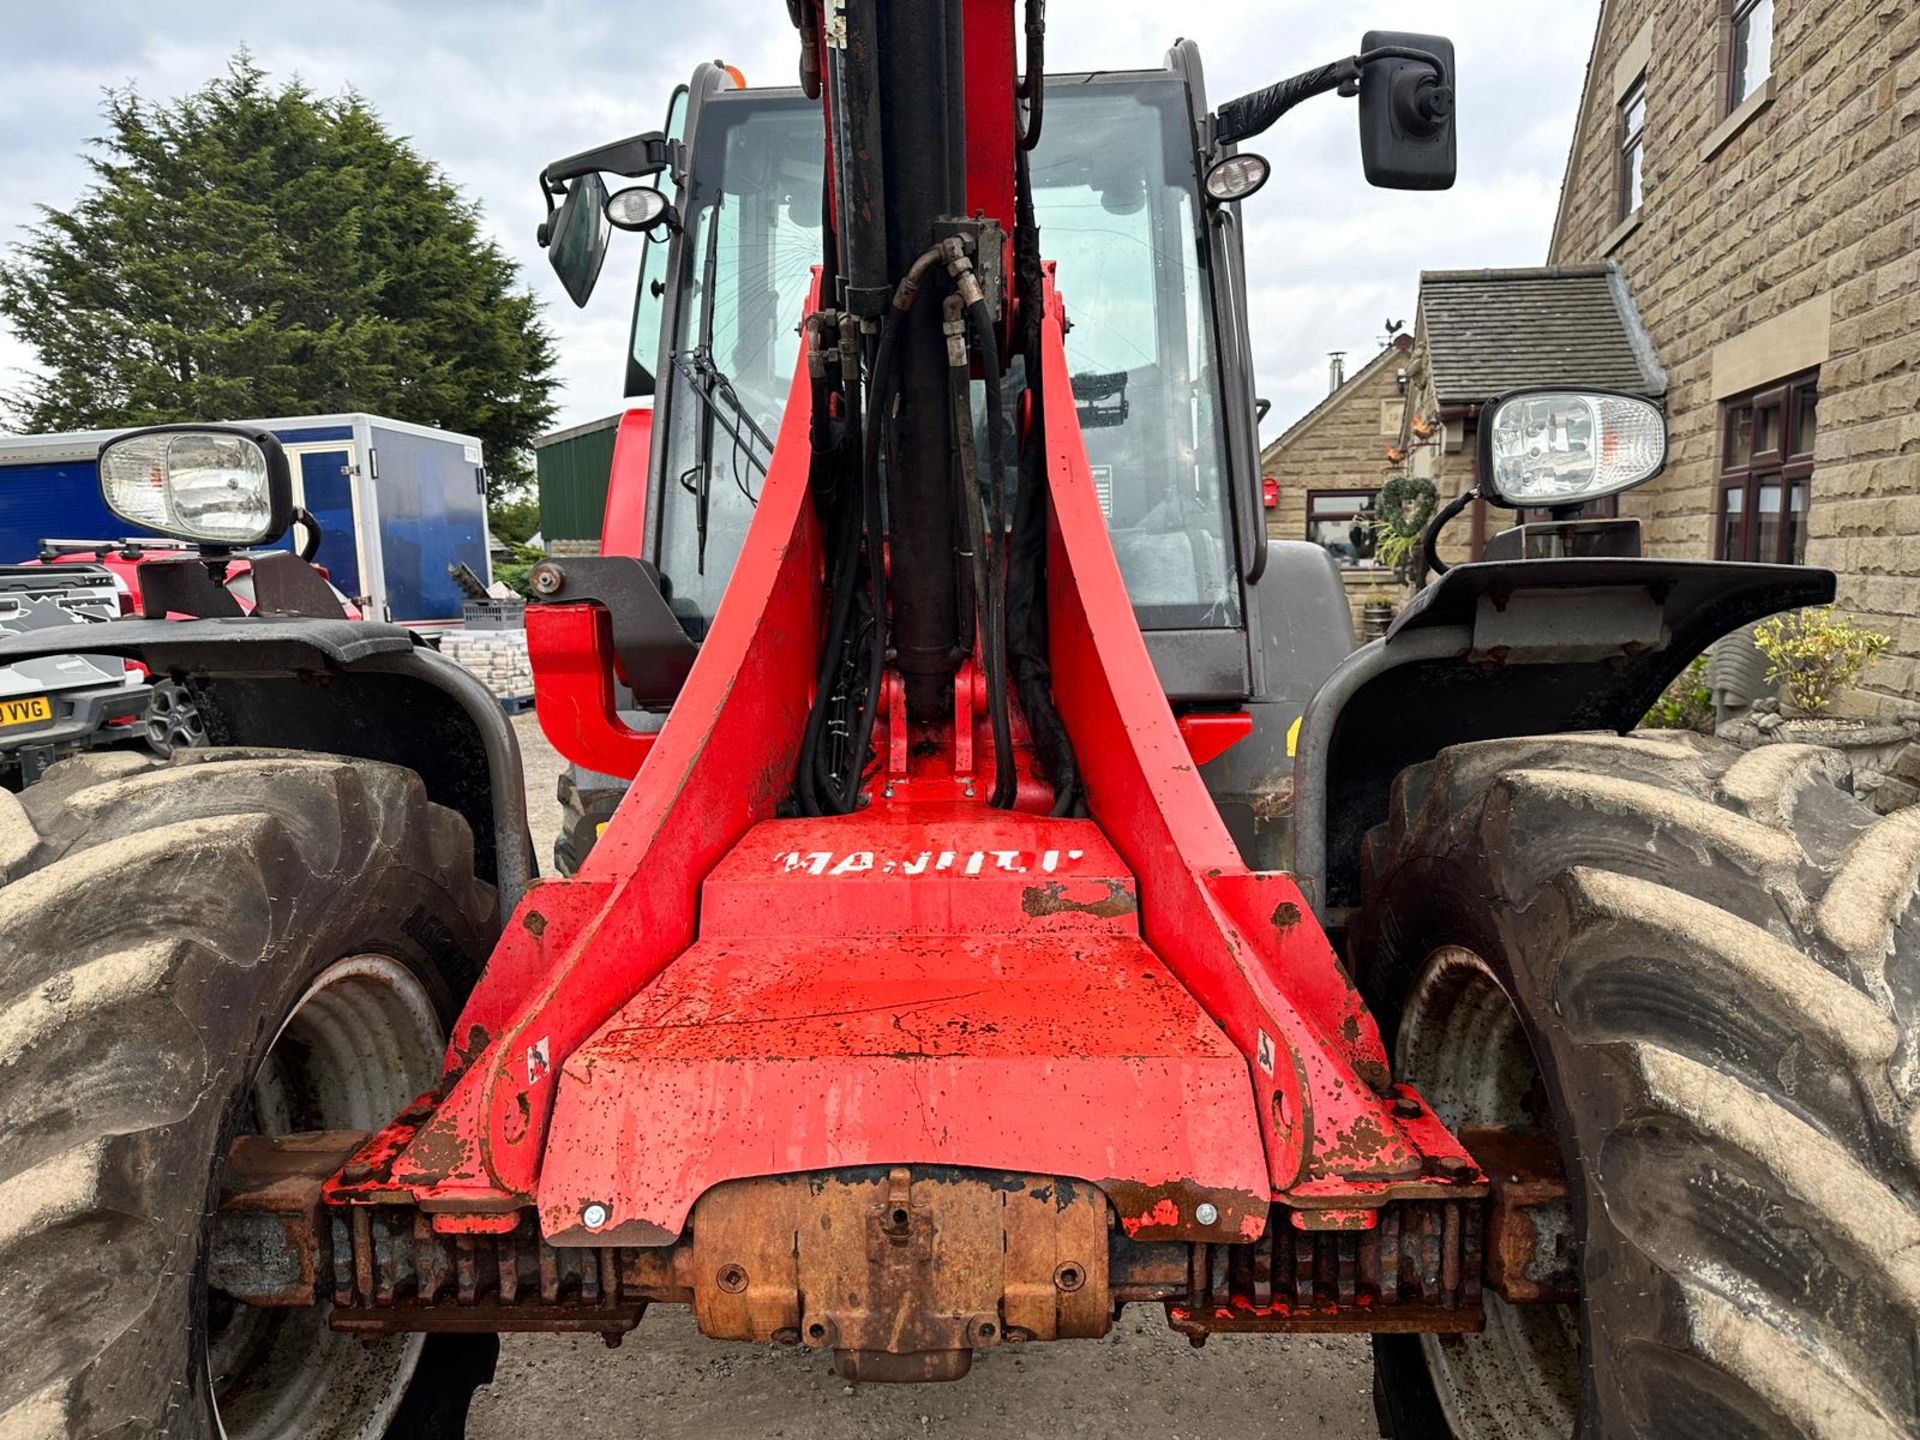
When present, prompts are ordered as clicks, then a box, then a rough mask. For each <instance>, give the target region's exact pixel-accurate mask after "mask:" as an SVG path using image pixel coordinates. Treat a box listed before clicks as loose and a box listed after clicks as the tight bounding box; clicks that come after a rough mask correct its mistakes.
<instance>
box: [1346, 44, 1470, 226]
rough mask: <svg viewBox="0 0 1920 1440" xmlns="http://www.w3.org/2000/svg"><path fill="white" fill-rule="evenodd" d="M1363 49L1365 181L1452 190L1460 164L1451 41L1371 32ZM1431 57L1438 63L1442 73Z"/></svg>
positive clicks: (1362, 159) (1394, 186)
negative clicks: (1457, 145) (1456, 140)
mask: <svg viewBox="0 0 1920 1440" xmlns="http://www.w3.org/2000/svg"><path fill="white" fill-rule="evenodd" d="M1360 50H1361V57H1360V58H1361V59H1362V60H1363V61H1364V62H1365V63H1364V64H1363V65H1362V66H1361V70H1360V164H1361V167H1362V168H1363V169H1364V170H1365V171H1366V176H1367V183H1368V184H1369V185H1378V186H1381V187H1383V188H1385V189H1388V190H1446V189H1448V188H1450V187H1451V186H1452V184H1453V176H1454V170H1455V167H1456V163H1457V162H1456V159H1455V146H1454V136H1453V106H1454V69H1453V42H1452V41H1450V40H1448V39H1446V38H1445V37H1443V36H1439V35H1414V34H1409V33H1406V32H1403V31H1398V30H1369V31H1368V32H1367V33H1366V37H1365V38H1364V39H1363V40H1362V41H1361V45H1360ZM1382 50H1384V51H1386V52H1387V53H1386V54H1384V55H1382V54H1379V53H1378V52H1380V51H1382ZM1416 57H1418V58H1416ZM1434 60H1438V61H1439V62H1440V64H1441V69H1440V71H1439V72H1437V73H1436V71H1435V70H1434V67H1433V63H1432V62H1433V61H1434Z"/></svg>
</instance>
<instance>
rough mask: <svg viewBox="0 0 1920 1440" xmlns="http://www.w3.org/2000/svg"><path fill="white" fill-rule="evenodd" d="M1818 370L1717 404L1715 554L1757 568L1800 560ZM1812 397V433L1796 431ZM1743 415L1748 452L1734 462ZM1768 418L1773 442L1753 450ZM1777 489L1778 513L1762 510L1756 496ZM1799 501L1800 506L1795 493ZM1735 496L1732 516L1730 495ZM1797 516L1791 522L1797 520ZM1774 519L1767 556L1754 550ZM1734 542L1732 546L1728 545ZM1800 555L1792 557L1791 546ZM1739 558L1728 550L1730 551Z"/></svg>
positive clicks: (1810, 486)
mask: <svg viewBox="0 0 1920 1440" xmlns="http://www.w3.org/2000/svg"><path fill="white" fill-rule="evenodd" d="M1819 387H1820V372H1819V371H1818V370H1807V371H1803V372H1802V373H1800V374H1798V375H1793V376H1789V377H1788V378H1787V379H1785V380H1776V381H1772V382H1770V383H1769V384H1766V385H1763V386H1761V387H1759V388H1758V389H1755V390H1749V391H1746V392H1744V393H1743V394H1739V395H1729V396H1728V397H1727V398H1726V399H1724V400H1722V401H1721V402H1720V408H1719V425H1720V430H1719V448H1720V465H1719V470H1718V473H1717V474H1716V476H1715V478H1714V498H1713V557H1714V559H1716V560H1733V561H1741V562H1749V563H1759V564H1774V565H1798V564H1803V563H1805V560H1804V557H1805V553H1806V534H1807V521H1808V517H1809V515H1810V513H1811V511H1812V509H1813V468H1814V460H1813V447H1814V445H1815V444H1817V443H1818V436H1819V403H1820V388H1819ZM1809 396H1811V398H1812V400H1813V405H1814V411H1813V419H1814V434H1813V436H1811V437H1809V436H1805V435H1803V434H1802V428H1801V427H1802V413H1803V401H1805V400H1806V399H1807V398H1809ZM1742 412H1746V415H1747V422H1746V423H1747V441H1746V444H1747V453H1746V454H1745V455H1744V456H1742V457H1739V458H1738V460H1737V461H1736V455H1735V450H1734V442H1733V434H1734V425H1735V422H1736V420H1737V419H1738V418H1739V416H1740V415H1741V413H1742ZM1768 414H1772V415H1774V416H1775V417H1776V418H1775V421H1774V424H1775V426H1776V429H1775V431H1774V437H1775V443H1774V444H1773V445H1772V447H1771V448H1769V449H1764V450H1761V449H1755V448H1754V444H1755V441H1756V439H1757V438H1758V436H1759V433H1760V431H1759V422H1760V418H1761V417H1762V416H1763V415H1768ZM1768 486H1777V487H1778V491H1779V504H1778V507H1777V508H1773V509H1770V510H1768V511H1766V512H1765V513H1763V512H1762V511H1761V508H1760V493H1761V491H1762V489H1764V488H1766V487H1768ZM1796 491H1798V492H1799V493H1800V496H1801V503H1800V507H1799V509H1798V510H1797V511H1796V510H1795V508H1794V504H1793V499H1794V494H1795V492H1796ZM1734 493H1738V495H1739V497H1740V499H1739V509H1738V514H1737V515H1736V514H1735V513H1734V509H1733V506H1732V505H1731V504H1730V503H1729V496H1730V495H1732V494H1734ZM1796 516H1797V521H1796V520H1795V517H1796ZM1767 520H1771V521H1773V522H1774V539H1773V544H1772V547H1771V548H1772V550H1773V553H1772V554H1771V555H1762V554H1760V553H1758V552H1759V548H1760V545H1759V540H1760V529H1761V525H1762V524H1763V522H1765V521H1767ZM1730 539H1732V540H1735V541H1736V544H1734V545H1731V546H1730V545H1729V544H1728V541H1729V540H1730ZM1796 542H1798V543H1797V548H1798V550H1799V552H1800V556H1799V557H1798V558H1796V556H1795V553H1794V552H1795V549H1796ZM1736 550H1737V552H1738V553H1732V552H1734V551H1736Z"/></svg>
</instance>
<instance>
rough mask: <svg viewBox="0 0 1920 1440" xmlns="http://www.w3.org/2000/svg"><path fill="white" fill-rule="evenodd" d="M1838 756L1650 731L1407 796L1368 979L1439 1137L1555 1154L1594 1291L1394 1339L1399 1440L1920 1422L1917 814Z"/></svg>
mask: <svg viewBox="0 0 1920 1440" xmlns="http://www.w3.org/2000/svg"><path fill="white" fill-rule="evenodd" d="M1843 769H1844V766H1843V762H1842V761H1841V760H1840V758H1839V757H1838V756H1836V755H1834V754H1832V753H1831V752H1829V751H1824V750H1820V749H1816V748H1814V747H1811V746H1790V745H1777V746H1769V747H1767V748H1764V749H1761V750H1757V751H1754V752H1752V753H1742V752H1741V751H1739V750H1736V749H1733V748H1732V747H1729V746H1726V745H1724V744H1721V743H1719V742H1716V741H1713V740H1709V739H1706V738H1704V737H1701V736H1696V735H1689V734H1679V733H1671V732H1644V733H1641V734H1638V735H1633V736H1627V737H1622V736H1614V735H1571V736H1554V737H1547V738H1540V739H1518V740H1499V741H1487V742H1483V743H1479V744H1472V745H1462V746H1458V747H1456V748H1454V749H1451V750H1448V751H1445V752H1443V753H1442V754H1441V755H1440V756H1439V758H1437V759H1435V760H1433V761H1431V762H1429V763H1428V764H1425V765H1421V766H1418V767H1416V768H1414V769H1411V770H1409V771H1407V772H1406V773H1405V774H1404V775H1402V776H1401V777H1400V778H1399V780H1398V781H1397V783H1396V785H1395V787H1394V791H1393V801H1392V809H1391V814H1390V818H1389V820H1388V821H1387V823H1386V824H1384V825H1382V826H1380V827H1379V828H1377V829H1376V830H1375V831H1374V832H1373V833H1372V835H1370V836H1369V838H1368V842H1367V853H1366V856H1365V858H1364V864H1363V883H1364V896H1363V904H1362V906H1361V909H1360V910H1359V912H1357V914H1356V915H1355V917H1354V919H1353V923H1352V925H1351V928H1350V931H1349V941H1350V948H1349V953H1350V956H1351V958H1352V961H1353V966H1354V977H1355V980H1356V982H1357V983H1358V984H1359V985H1360V987H1361V989H1362V991H1363V992H1364V993H1365V995H1366V998H1367V1000H1368V1002H1369V1003H1370V1004H1371V1006H1372V1007H1373V1010H1374V1013H1375V1014H1376V1015H1377V1016H1378V1017H1379V1020H1380V1023H1381V1026H1382V1030H1383V1033H1384V1035H1385V1038H1386V1040H1387V1043H1388V1045H1389V1048H1390V1049H1391V1051H1392V1052H1393V1054H1394V1059H1395V1066H1396V1071H1397V1073H1398V1074H1399V1076H1400V1078H1402V1079H1403V1080H1405V1081H1408V1082H1410V1083H1412V1084H1414V1085H1415V1086H1417V1087H1418V1088H1419V1089H1420V1090H1421V1091H1422V1093H1423V1094H1425V1095H1427V1096H1428V1098H1429V1099H1430V1100H1431V1101H1432V1103H1433V1104H1434V1106H1435V1108H1436V1109H1437V1110H1438V1111H1439V1113H1440V1114H1441V1116H1442V1117H1443V1118H1445V1119H1446V1120H1447V1121H1448V1122H1449V1123H1451V1124H1453V1125H1456V1126H1458V1125H1462V1124H1475V1125H1501V1126H1508V1127H1513V1128H1518V1129H1522V1130H1531V1131H1534V1132H1536V1133H1537V1134H1551V1135H1552V1136H1553V1137H1555V1138H1556V1139H1557V1141H1558V1143H1559V1152H1560V1154H1561V1155H1562V1156H1563V1158H1564V1161H1565V1165H1566V1170H1567V1176H1568V1183H1569V1190H1570V1199H1571V1216H1570V1225H1571V1232H1570V1236H1569V1239H1570V1241H1571V1244H1572V1254H1573V1256H1574V1257H1575V1258H1576V1260H1577V1262H1578V1267H1579V1272H1580V1277H1581V1303H1580V1304H1579V1305H1578V1306H1564V1307H1562V1306H1553V1305H1528V1306H1511V1305H1508V1304H1507V1303H1505V1302H1504V1301H1502V1300H1500V1299H1499V1298H1497V1297H1495V1296H1492V1295H1491V1294H1489V1296H1488V1298H1487V1311H1488V1315H1487V1328H1486V1331H1485V1332H1484V1333H1483V1334H1480V1335H1471V1336H1461V1337H1448V1338H1444V1339H1440V1338H1434V1337H1410V1336H1394V1337H1381V1338H1379V1339H1377V1340H1376V1342H1375V1358H1376V1377H1377V1378H1376V1397H1377V1401H1378V1408H1379V1410H1380V1412H1381V1419H1382V1422H1383V1426H1382V1428H1383V1430H1387V1431H1390V1433H1392V1434H1393V1435H1395V1436H1398V1437H1400V1440H1415V1437H1443V1440H1519V1437H1526V1440H1536V1437H1542V1436H1567V1435H1579V1436H1581V1437H1591V1440H1600V1437H1605V1440H1619V1437H1626V1436H1684V1437H1687V1440H1723V1437H1724V1440H1733V1437H1743V1440H1744V1437H1768V1436H1822V1437H1826V1436H1834V1437H1838V1436H1849V1437H1851V1436H1884V1437H1895V1436H1911V1435H1914V1434H1916V1433H1920V1338H1916V1337H1917V1336H1920V1105H1917V1104H1916V1101H1917V1100H1920V1094H1917V1093H1916V1092H1917V1090H1920V900H1917V899H1916V879H1917V878H1920V811H1909V812H1906V813H1904V814H1896V815H1894V816H1892V817H1890V818H1886V819H1881V818H1879V817H1877V816H1875V815H1874V814H1872V813H1871V812H1869V811H1868V810H1867V809H1866V807H1864V806H1862V805H1860V804H1858V803H1857V802H1855V801H1854V800H1853V799H1852V798H1851V797H1850V796H1849V795H1847V794H1846V793H1845V791H1844V790H1842V789H1841V788H1839V785H1838V783H1837V782H1838V781H1839V780H1840V779H1841V778H1843Z"/></svg>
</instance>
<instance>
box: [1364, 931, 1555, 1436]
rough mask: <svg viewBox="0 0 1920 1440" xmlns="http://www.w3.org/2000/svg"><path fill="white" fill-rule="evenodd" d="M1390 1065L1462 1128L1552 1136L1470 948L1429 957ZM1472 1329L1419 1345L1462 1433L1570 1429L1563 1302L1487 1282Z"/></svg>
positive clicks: (1501, 1005)
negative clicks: (1477, 1329) (1525, 1301)
mask: <svg viewBox="0 0 1920 1440" xmlns="http://www.w3.org/2000/svg"><path fill="white" fill-rule="evenodd" d="M1394 1050H1395V1053H1394V1060H1395V1070H1396V1073H1398V1074H1399V1076H1400V1077H1401V1078H1402V1079H1403V1080H1405V1081H1407V1082H1408V1083H1410V1084H1412V1085H1414V1086H1415V1087H1417V1088H1418V1089H1419V1091H1420V1093H1421V1094H1422V1095H1424V1096H1425V1097H1426V1098H1427V1102H1428V1103H1429V1104H1430V1105H1432V1106H1433V1108H1434V1111H1435V1113H1437V1114H1438V1115H1439V1116H1440V1118H1441V1119H1442V1120H1444V1121H1446V1123H1447V1124H1448V1125H1449V1126H1451V1127H1453V1128H1455V1129H1457V1128H1459V1127H1460V1126H1462V1125H1503V1126H1512V1127H1518V1128H1526V1129H1532V1130H1537V1131H1544V1132H1546V1133H1548V1134H1551V1133H1552V1120H1551V1117H1550V1115H1549V1113H1548V1111H1547V1104H1546V1095H1545V1091H1544V1088H1543V1086H1542V1084H1541V1080H1540V1072H1539V1067H1538V1066H1537V1065H1536V1064H1535V1063H1534V1058H1533V1050H1532V1047H1531V1046H1530V1045H1529V1044H1528V1042H1527V1036H1526V1031H1525V1029H1524V1028H1523V1027H1522V1025H1521V1022H1520V1014H1519V1011H1518V1010H1516V1009H1515V1008H1514V1004H1513V1000H1512V998H1511V997H1510V996H1509V995H1508V994H1507V991H1506V988H1505V987H1504V986H1502V985H1501V983H1500V981H1499V980H1498V979H1497V978H1496V977H1495V976H1494V973H1493V971H1492V970H1491V969H1490V968H1489V967H1488V965H1487V963H1486V962H1485V961H1484V960H1482V959H1481V958H1480V957H1479V956H1478V955H1476V954H1474V953H1473V952H1472V951H1470V950H1464V949H1460V948H1458V947H1448V948H1446V949H1443V950H1439V951H1436V952H1435V953H1434V954H1433V955H1431V956H1429V957H1428V959H1427V963H1426V965H1425V967H1424V969H1423V970H1422V972H1421V976H1420V981H1419V983H1418V984H1417V985H1416V986H1415V987H1414V990H1413V994H1412V996H1411V997H1410V998H1409V999H1408V1001H1407V1005H1406V1008H1405V1010H1404V1012H1403V1013H1402V1016H1401V1020H1400V1032H1399V1039H1398V1041H1397V1042H1396V1044H1395V1047H1394ZM1484 1301H1485V1305H1486V1315H1487V1326H1486V1329H1485V1330H1484V1331H1482V1332H1481V1333H1480V1334H1477V1335H1446V1336H1438V1335H1423V1336H1421V1337H1420V1349H1421V1353H1422V1354H1423V1355H1424V1356H1425V1358H1426V1362H1427V1372H1428V1374H1429V1375H1430V1376H1431V1377H1432V1379H1433V1388H1434V1393H1435V1395H1436V1397H1437V1398H1438V1400H1439V1402H1440V1409H1441V1411H1442V1413H1443V1414H1444V1415H1445V1416H1446V1418H1447V1422H1448V1424H1449V1425H1450V1426H1451V1428H1452V1431H1453V1434H1454V1435H1455V1436H1456V1437H1458V1440H1536V1437H1539V1436H1543V1435H1569V1436H1570V1435H1572V1434H1573V1431H1574V1424H1575V1419H1576V1416H1577V1414H1578V1410H1579V1400H1580V1341H1579V1326H1578V1322H1577V1321H1576V1319H1575V1316H1574V1311H1573V1308H1572V1307H1571V1306H1567V1305H1509V1304H1508V1303H1507V1302H1506V1301H1505V1300H1502V1299H1501V1298H1500V1297H1499V1296H1498V1295H1495V1294H1493V1293H1492V1292H1491V1291H1488V1292H1486V1293H1485V1295H1484Z"/></svg>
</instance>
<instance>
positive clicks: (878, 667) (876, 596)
mask: <svg viewBox="0 0 1920 1440" xmlns="http://www.w3.org/2000/svg"><path fill="white" fill-rule="evenodd" d="M942 256H943V252H942V250H941V248H940V247H939V246H938V245H935V246H932V247H930V248H929V249H927V250H926V251H924V252H923V253H922V254H921V255H920V257H919V258H918V259H916V260H915V261H914V262H913V264H912V265H910V266H908V267H907V273H906V274H905V275H904V276H902V277H901V280H900V284H899V286H898V287H897V288H896V289H895V290H894V292H893V303H892V304H891V305H889V306H888V307H887V309H886V312H885V314H884V316H883V317H882V319H881V321H880V343H879V347H878V348H877V349H876V350H875V352H874V358H873V372H872V375H871V377H870V380H869V384H868V395H869V397H870V399H871V402H872V403H871V404H869V405H868V406H867V417H866V423H865V425H864V426H863V430H864V433H863V435H862V437H861V439H862V442H863V443H862V445H861V463H860V472H861V485H860V493H861V499H862V508H863V511H864V517H863V523H864V528H865V531H866V537H867V596H868V601H869V603H870V604H871V606H872V608H873V644H872V648H871V649H870V650H869V652H868V656H867V693H866V695H865V696H864V697H862V701H861V706H860V714H859V718H858V719H857V720H856V721H855V722H854V727H853V731H852V733H851V734H850V735H849V737H848V743H849V745H850V747H851V748H850V750H849V752H848V753H849V755H850V757H851V758H850V761H849V774H848V777H847V780H846V786H847V789H846V792H845V794H844V796H837V797H836V799H839V800H840V813H841V814H845V813H846V812H847V811H849V810H851V809H852V808H853V804H854V798H855V796H856V795H857V793H858V791H859V786H860V775H861V773H862V772H863V771H864V770H865V769H866V763H867V753H868V751H869V749H870V748H871V747H872V744H873V722H874V719H875V717H876V716H877V715H878V714H879V709H880V692H881V689H882V687H883V685H884V683H885V680H886V669H887V536H886V525H885V523H884V522H883V520H882V518H881V508H880V498H881V497H880V446H881V442H882V440H883V438H884V436H885V434H886V430H887V421H888V415H887V410H888V402H889V401H890V400H891V398H892V395H893V386H894V382H895V379H896V375H895V371H896V368H897V356H896V353H895V352H896V351H897V350H898V348H899V334H900V325H901V322H902V321H903V320H904V319H905V317H906V314H907V312H908V311H909V310H911V309H912V308H913V303H914V301H915V299H917V298H918V296H919V294H920V287H921V285H922V284H923V283H924V281H925V279H926V275H927V272H928V271H929V270H931V269H932V268H933V267H934V266H935V265H936V264H938V263H939V262H940V260H941V258H942Z"/></svg>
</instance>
